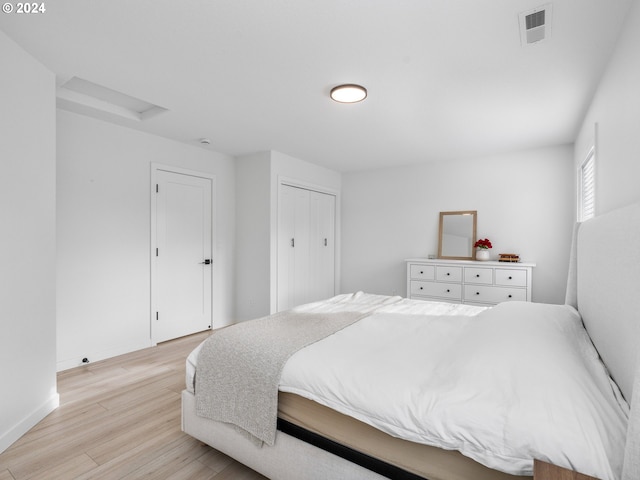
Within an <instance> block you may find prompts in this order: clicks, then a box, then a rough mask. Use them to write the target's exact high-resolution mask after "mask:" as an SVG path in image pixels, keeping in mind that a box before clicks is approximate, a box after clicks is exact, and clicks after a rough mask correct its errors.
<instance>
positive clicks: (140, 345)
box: [56, 339, 155, 372]
mask: <svg viewBox="0 0 640 480" xmlns="http://www.w3.org/2000/svg"><path fill="white" fill-rule="evenodd" d="M153 346H155V344H153V343H152V342H151V339H149V340H146V341H144V342H136V343H130V344H126V345H118V346H115V347H112V348H108V349H105V350H100V351H96V352H86V353H85V354H86V355H87V357H86V358H87V359H88V360H89V362H88V363H93V362H97V361H100V360H105V359H107V358H112V357H117V356H118V355H124V354H125V353H131V352H135V351H137V350H142V349H144V348H149V347H153ZM82 365H87V363H82V358H72V359H67V360H58V362H57V363H56V371H57V372H61V371H63V370H68V369H70V368H75V367H80V366H82Z"/></svg>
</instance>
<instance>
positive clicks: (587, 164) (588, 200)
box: [578, 148, 596, 222]
mask: <svg viewBox="0 0 640 480" xmlns="http://www.w3.org/2000/svg"><path fill="white" fill-rule="evenodd" d="M595 164H596V155H595V149H593V148H592V149H591V150H590V151H589V154H588V155H587V158H586V159H585V161H584V162H583V163H582V166H581V167H580V192H579V195H580V199H579V200H580V202H579V205H580V206H579V208H580V211H579V212H578V213H579V215H578V217H579V220H580V221H581V222H584V221H585V220H588V219H590V218H591V217H593V216H594V215H595V213H596V176H595V170H596V169H595Z"/></svg>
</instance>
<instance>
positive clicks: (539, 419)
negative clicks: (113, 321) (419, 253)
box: [182, 205, 640, 480]
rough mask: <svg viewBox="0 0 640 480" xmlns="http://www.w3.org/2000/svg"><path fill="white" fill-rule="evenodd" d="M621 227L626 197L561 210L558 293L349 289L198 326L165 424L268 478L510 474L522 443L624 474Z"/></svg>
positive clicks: (630, 471)
mask: <svg viewBox="0 0 640 480" xmlns="http://www.w3.org/2000/svg"><path fill="white" fill-rule="evenodd" d="M638 239H640V205H632V206H629V207H626V208H624V209H620V210H618V211H615V212H610V213H608V214H605V215H601V216H599V217H596V218H595V219H592V220H590V221H588V222H585V223H583V224H580V225H577V226H576V229H575V231H574V242H573V246H572V255H571V263H570V268H569V270H570V271H569V276H568V283H567V299H566V304H565V305H545V304H533V303H526V302H508V303H504V304H499V305H497V306H495V307H491V308H487V307H474V306H469V305H454V304H444V303H437V302H423V301H416V300H408V299H402V298H400V297H387V296H380V295H371V294H366V293H362V292H358V293H355V294H345V295H338V296H336V297H334V298H332V299H327V300H325V301H322V302H315V303H313V304H308V305H303V306H301V307H297V308H296V309H293V310H291V311H288V312H282V313H279V314H275V315H273V316H270V317H266V318H265V319H258V320H255V321H251V322H243V323H241V324H238V325H235V326H232V327H227V328H225V329H221V330H218V331H215V332H214V333H213V334H212V336H211V337H209V339H207V340H206V341H205V342H203V344H201V345H200V346H199V347H198V348H197V349H196V350H194V352H192V353H191V355H189V358H188V360H187V375H186V376H187V378H186V389H185V390H184V391H183V393H182V428H183V430H184V431H185V432H186V433H188V434H189V435H192V436H193V437H195V438H198V439H199V440H201V441H203V442H205V443H207V444H209V445H211V446H212V447H214V448H216V449H218V450H220V451H222V452H224V453H226V454H228V455H230V456H231V457H233V458H235V459H237V460H238V461H240V462H241V463H244V464H246V465H247V466H249V467H251V468H253V469H254V470H256V471H258V472H260V473H262V474H264V475H265V476H267V477H269V478H273V479H300V478H305V479H306V478H311V479H329V478H331V479H333V478H336V479H338V478H340V479H377V478H406V479H421V478H426V479H429V480H458V479H459V480H471V479H473V480H482V479H509V478H511V479H513V478H526V477H527V476H529V477H530V476H531V474H532V468H533V459H534V458H537V459H541V460H544V461H547V462H550V463H553V464H557V465H560V466H563V467H566V468H570V469H573V470H577V471H581V472H582V473H584V474H589V475H592V476H595V477H598V478H602V479H603V480H604V479H607V480H608V479H614V480H618V479H621V478H622V479H624V480H630V479H638V478H640V421H639V417H640V394H638V395H636V396H634V395H633V393H634V390H635V391H636V392H640V387H638V388H635V389H634V383H635V385H636V386H637V385H638V383H639V382H640V380H639V377H640V375H639V374H638V373H637V372H638V368H637V365H638V350H639V345H640V319H639V317H638V312H639V311H640V295H639V293H640V254H639V249H638V247H637V245H636V243H637V240H638ZM327 325H329V326H327ZM309 332H312V333H309ZM274 352H275V353H274ZM272 357H273V358H272ZM276 357H277V358H276ZM243 369H244V370H243ZM265 372H266V373H265ZM221 385H222V386H224V388H221ZM225 389H226V390H225ZM219 392H220V393H219Z"/></svg>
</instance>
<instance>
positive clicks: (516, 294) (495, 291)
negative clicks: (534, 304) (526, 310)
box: [464, 285, 527, 303]
mask: <svg viewBox="0 0 640 480" xmlns="http://www.w3.org/2000/svg"><path fill="white" fill-rule="evenodd" d="M513 300H520V301H523V302H526V301H527V291H526V290H525V289H523V288H508V287H489V286H485V285H465V286H464V301H465V302H482V303H500V302H508V301H513Z"/></svg>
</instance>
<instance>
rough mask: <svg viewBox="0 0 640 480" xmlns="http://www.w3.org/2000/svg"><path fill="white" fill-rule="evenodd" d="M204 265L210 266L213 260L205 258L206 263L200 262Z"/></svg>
mask: <svg viewBox="0 0 640 480" xmlns="http://www.w3.org/2000/svg"><path fill="white" fill-rule="evenodd" d="M200 263H201V264H202V265H210V264H211V259H210V258H205V259H204V262H200Z"/></svg>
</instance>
